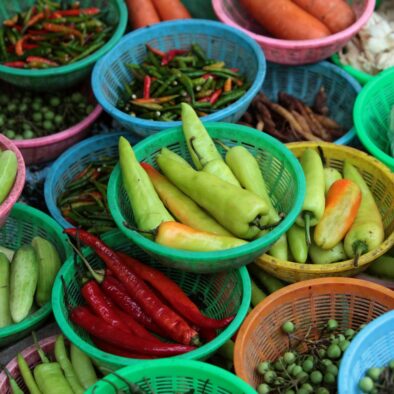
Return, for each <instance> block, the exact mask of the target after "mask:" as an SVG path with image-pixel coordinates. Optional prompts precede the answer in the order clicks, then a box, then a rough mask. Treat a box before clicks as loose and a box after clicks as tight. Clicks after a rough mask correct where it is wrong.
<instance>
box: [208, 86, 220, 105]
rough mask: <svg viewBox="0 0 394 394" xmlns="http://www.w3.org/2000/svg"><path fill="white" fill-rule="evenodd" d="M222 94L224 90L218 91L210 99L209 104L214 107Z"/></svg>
mask: <svg viewBox="0 0 394 394" xmlns="http://www.w3.org/2000/svg"><path fill="white" fill-rule="evenodd" d="M221 94H222V89H216V90H215V91H214V92H213V93H212V95H211V96H210V98H209V102H210V103H211V104H212V105H213V104H215V103H216V101H218V100H219V97H220V96H221Z"/></svg>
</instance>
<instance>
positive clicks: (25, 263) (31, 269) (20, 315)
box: [10, 245, 38, 323]
mask: <svg viewBox="0 0 394 394" xmlns="http://www.w3.org/2000/svg"><path fill="white" fill-rule="evenodd" d="M37 281H38V261H37V256H36V252H35V251H34V248H33V247H32V246H29V245H25V246H22V247H20V248H19V249H18V250H17V251H16V253H15V255H14V258H13V259H12V263H11V278H10V310H11V317H12V320H13V321H14V323H19V322H20V321H22V320H23V319H24V318H25V317H26V316H27V315H28V314H29V311H30V309H31V307H32V305H33V300H34V293H35V291H36V288H37Z"/></svg>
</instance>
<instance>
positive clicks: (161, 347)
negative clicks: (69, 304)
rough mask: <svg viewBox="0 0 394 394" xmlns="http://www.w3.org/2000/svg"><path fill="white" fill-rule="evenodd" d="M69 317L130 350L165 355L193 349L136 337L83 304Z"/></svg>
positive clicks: (96, 333) (93, 333)
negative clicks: (109, 322) (106, 320)
mask: <svg viewBox="0 0 394 394" xmlns="http://www.w3.org/2000/svg"><path fill="white" fill-rule="evenodd" d="M70 319H71V321H73V322H74V323H75V324H77V325H78V326H80V327H81V328H83V329H84V330H86V331H87V332H88V333H89V334H92V335H94V336H95V337H97V338H100V339H103V340H105V341H107V342H109V343H111V344H113V345H115V346H119V347H121V348H123V349H125V350H129V351H131V352H136V353H141V354H150V355H157V356H162V357H166V356H174V355H177V354H182V353H186V352H190V351H191V350H194V349H195V347H194V346H186V345H179V344H172V343H161V344H159V343H152V342H150V341H147V340H146V339H142V338H136V337H134V336H132V335H130V334H128V333H125V332H123V331H121V330H118V329H117V328H115V327H113V326H111V325H110V324H108V323H106V322H105V321H103V320H102V319H100V318H99V317H97V316H95V315H94V314H93V313H92V312H90V310H89V309H88V308H86V307H84V306H77V307H76V308H74V309H73V310H72V311H71V314H70Z"/></svg>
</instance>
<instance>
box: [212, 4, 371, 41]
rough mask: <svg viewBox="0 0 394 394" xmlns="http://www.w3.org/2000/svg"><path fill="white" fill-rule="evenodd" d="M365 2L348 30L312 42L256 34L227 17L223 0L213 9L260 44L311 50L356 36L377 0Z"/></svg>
mask: <svg viewBox="0 0 394 394" xmlns="http://www.w3.org/2000/svg"><path fill="white" fill-rule="evenodd" d="M365 2H366V3H367V6H366V7H365V10H364V13H363V14H361V15H360V17H359V18H358V19H357V20H356V21H355V22H354V23H353V24H352V25H350V26H349V27H348V28H346V29H345V30H342V31H340V32H338V33H335V34H331V35H330V36H328V37H324V38H318V39H312V40H282V39H278V38H272V37H268V36H264V35H262V34H256V33H253V32H252V31H250V30H248V29H245V28H244V27H242V26H240V25H239V24H238V23H236V22H235V21H234V20H233V19H232V18H230V17H228V16H227V13H226V12H225V11H224V5H223V0H212V7H213V10H214V11H215V14H216V16H217V17H218V19H220V20H221V21H222V22H223V23H225V24H226V25H229V26H233V27H236V28H238V29H240V30H242V31H243V32H245V33H247V34H248V35H249V36H250V37H252V38H253V39H254V40H256V41H257V42H258V43H262V44H265V45H269V46H270V47H272V48H278V49H290V48H291V49H310V48H317V47H320V46H327V45H331V44H333V43H336V42H338V41H347V40H348V39H350V38H351V37H352V36H353V35H354V34H356V33H357V32H358V31H359V30H360V29H361V28H362V27H363V26H364V25H365V23H367V21H368V19H369V18H370V16H371V15H372V12H373V11H374V8H375V0H365Z"/></svg>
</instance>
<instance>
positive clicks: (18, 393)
mask: <svg viewBox="0 0 394 394" xmlns="http://www.w3.org/2000/svg"><path fill="white" fill-rule="evenodd" d="M4 372H5V374H6V375H7V378H8V381H9V384H10V388H11V393H12V394H24V393H23V390H22V389H21V388H20V387H19V385H18V383H17V382H16V380H15V379H14V378H13V377H12V375H11V374H10V371H8V369H7V368H6V367H4Z"/></svg>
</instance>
